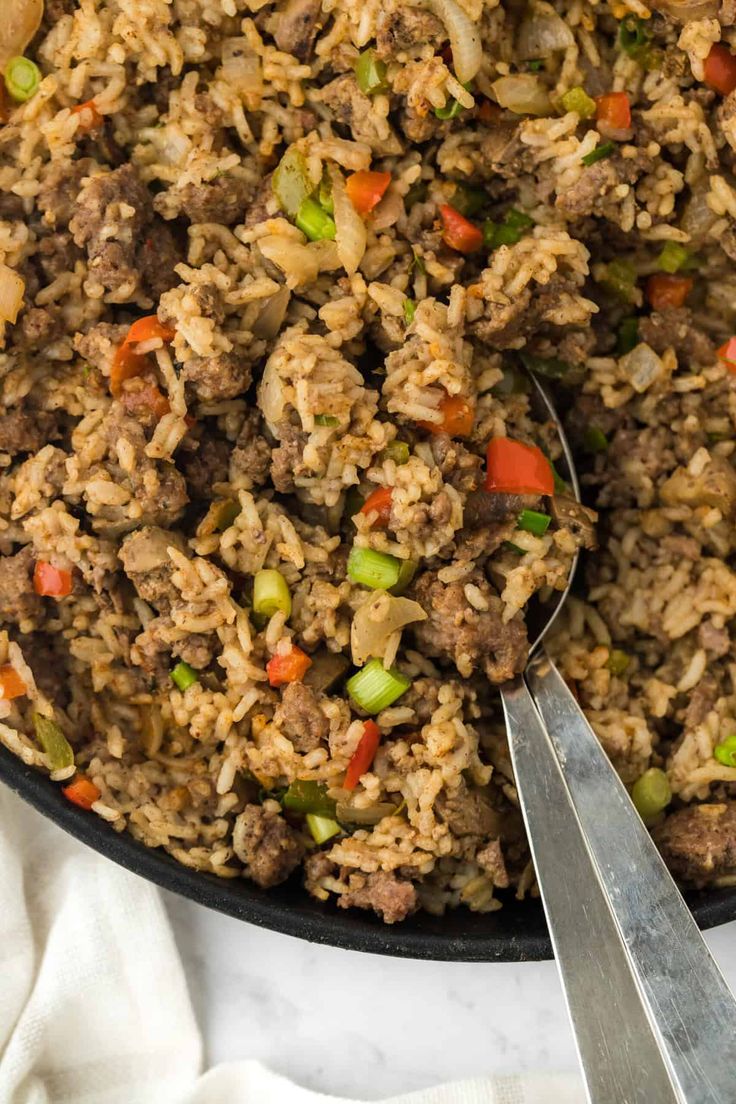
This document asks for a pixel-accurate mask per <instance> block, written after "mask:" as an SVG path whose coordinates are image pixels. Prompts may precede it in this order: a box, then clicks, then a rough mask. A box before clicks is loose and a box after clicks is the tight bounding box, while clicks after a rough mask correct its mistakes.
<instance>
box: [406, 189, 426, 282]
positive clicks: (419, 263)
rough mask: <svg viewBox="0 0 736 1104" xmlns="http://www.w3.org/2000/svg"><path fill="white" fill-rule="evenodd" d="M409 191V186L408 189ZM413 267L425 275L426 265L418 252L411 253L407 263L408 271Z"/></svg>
mask: <svg viewBox="0 0 736 1104" xmlns="http://www.w3.org/2000/svg"><path fill="white" fill-rule="evenodd" d="M409 191H411V188H410V189H409ZM413 268H415V269H416V270H417V272H419V273H420V274H421V275H422V276H426V275H427V266H426V265H425V263H424V257H420V256H419V254H418V253H412V261H411V264H410V265H409V271H410V272H411V270H412V269H413Z"/></svg>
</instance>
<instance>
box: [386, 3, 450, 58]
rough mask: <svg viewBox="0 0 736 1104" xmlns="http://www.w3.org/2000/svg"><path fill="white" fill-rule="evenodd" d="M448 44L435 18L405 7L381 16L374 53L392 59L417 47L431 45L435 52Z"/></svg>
mask: <svg viewBox="0 0 736 1104" xmlns="http://www.w3.org/2000/svg"><path fill="white" fill-rule="evenodd" d="M446 41H447V32H446V31H445V28H444V26H443V25H442V23H440V21H439V19H437V17H436V16H434V15H432V13H431V12H428V11H424V10H423V9H422V8H414V7H412V6H411V5H409V4H407V5H406V6H401V7H399V8H398V9H397V10H396V11H393V12H382V13H381V14H380V15H379V16H378V25H377V27H376V53H377V54H378V56H379V57H381V58H395V57H396V55H397V54H401V53H406V52H407V51H409V50H412V49H414V48H415V47H416V46H426V45H427V43H431V44H432V45H433V46H434V47H435V49H437V47H438V46H440V44H441V43H443V42H446Z"/></svg>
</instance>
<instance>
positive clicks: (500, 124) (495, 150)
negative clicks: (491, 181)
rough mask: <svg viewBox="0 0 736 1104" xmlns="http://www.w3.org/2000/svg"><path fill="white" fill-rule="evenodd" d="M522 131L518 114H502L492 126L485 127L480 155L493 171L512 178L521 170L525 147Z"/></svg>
mask: <svg viewBox="0 0 736 1104" xmlns="http://www.w3.org/2000/svg"><path fill="white" fill-rule="evenodd" d="M520 132H521V124H520V122H519V120H518V118H517V117H516V116H514V117H512V118H505V117H504V116H501V117H500V118H499V119H498V121H496V122H495V123H493V124H492V125H491V126H490V127H487V128H486V127H484V129H483V135H484V137H483V141H482V142H481V145H480V155H481V157H482V158H483V162H484V165H485V166H486V167H487V169H488V170H489V171H490V172H491V173H493V174H495V175H498V176H501V177H504V178H512V177H514V176H516V175H518V173H520V172H521V170H522V164H521V162H522V156H523V154H524V147H523V146H522V144H521V139H520V137H519V134H520Z"/></svg>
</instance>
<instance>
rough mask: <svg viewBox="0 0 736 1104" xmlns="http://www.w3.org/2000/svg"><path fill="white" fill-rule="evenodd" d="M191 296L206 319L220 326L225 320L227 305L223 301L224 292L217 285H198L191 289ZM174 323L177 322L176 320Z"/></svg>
mask: <svg viewBox="0 0 736 1104" xmlns="http://www.w3.org/2000/svg"><path fill="white" fill-rule="evenodd" d="M191 294H192V295H193V296H194V299H195V301H196V303H197V306H198V307H199V310H200V313H201V314H202V315H203V316H204V317H205V318H212V319H214V321H215V322H217V323H218V325H219V323H221V322H223V321H224V320H225V304H224V303H223V301H222V292H221V291H220V289H219V288H218V287H217V285H216V284H198V285H197V286H196V287H193V288H192V289H191ZM172 321H174V322H175V321H176V319H172Z"/></svg>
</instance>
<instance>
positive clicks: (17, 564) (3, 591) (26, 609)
mask: <svg viewBox="0 0 736 1104" xmlns="http://www.w3.org/2000/svg"><path fill="white" fill-rule="evenodd" d="M33 568H34V558H33V549H32V548H31V547H30V545H29V546H27V547H26V548H23V549H21V551H20V552H17V553H16V554H15V556H0V624H2V623H3V621H9V622H10V623H11V624H12V625H20V624H21V623H22V622H23V621H28V620H36V619H39V618H40V617H41V616H42V614H43V602H42V600H41V599H40V598H39V596H38V595H37V594H36V592H35V591H34V589H33Z"/></svg>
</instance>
